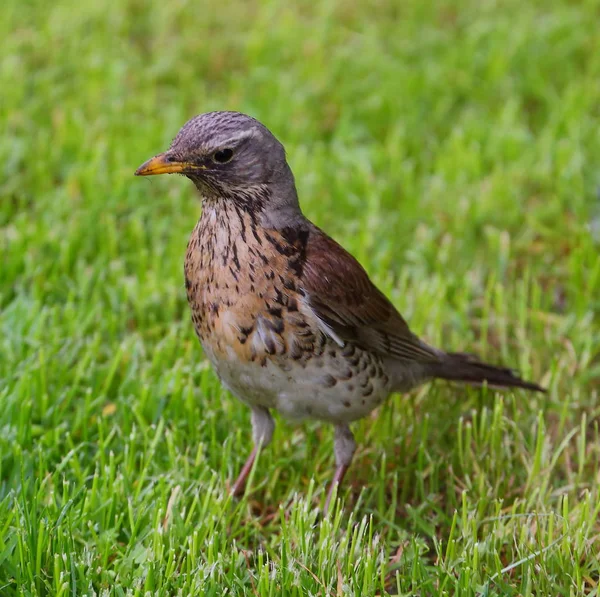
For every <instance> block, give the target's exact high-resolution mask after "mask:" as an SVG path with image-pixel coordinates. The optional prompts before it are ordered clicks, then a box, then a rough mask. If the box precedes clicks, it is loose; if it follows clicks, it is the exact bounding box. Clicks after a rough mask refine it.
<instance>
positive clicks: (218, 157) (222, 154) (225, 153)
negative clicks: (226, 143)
mask: <svg viewBox="0 0 600 597" xmlns="http://www.w3.org/2000/svg"><path fill="white" fill-rule="evenodd" d="M232 157H233V149H229V148H226V149H220V150H219V151H215V153H214V154H213V161H215V162H217V164H226V163H227V162H229V161H230V160H231V158H232Z"/></svg>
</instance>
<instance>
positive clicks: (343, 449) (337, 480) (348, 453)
mask: <svg viewBox="0 0 600 597" xmlns="http://www.w3.org/2000/svg"><path fill="white" fill-rule="evenodd" d="M334 449H335V464H336V466H337V468H336V469H335V474H334V475H333V480H332V481H331V485H330V486H329V491H328V493H327V499H326V500H325V510H324V514H325V515H326V514H327V511H328V510H329V504H330V502H331V498H332V497H333V493H334V491H335V488H336V486H339V485H340V484H341V483H342V480H343V479H344V475H345V474H346V471H347V470H348V468H349V467H350V463H351V462H352V457H353V456H354V452H355V451H356V442H355V441H354V436H353V435H352V431H350V427H349V426H348V425H347V424H342V425H336V426H335V439H334Z"/></svg>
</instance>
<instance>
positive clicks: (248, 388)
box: [205, 343, 390, 423]
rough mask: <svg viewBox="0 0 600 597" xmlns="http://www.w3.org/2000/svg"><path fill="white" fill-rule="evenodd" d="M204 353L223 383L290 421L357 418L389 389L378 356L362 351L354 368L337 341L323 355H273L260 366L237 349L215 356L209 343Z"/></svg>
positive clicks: (231, 389)
mask: <svg viewBox="0 0 600 597" xmlns="http://www.w3.org/2000/svg"><path fill="white" fill-rule="evenodd" d="M205 353H206V355H207V357H208V358H209V360H210V361H211V363H212V364H213V366H214V368H215V370H216V372H217V374H218V376H219V378H220V379H221V381H222V382H223V385H224V386H225V387H226V388H227V389H228V390H230V391H231V392H232V393H233V394H234V395H235V396H237V397H238V398H239V399H240V400H242V401H243V402H246V403H247V404H249V405H259V406H264V407H265V408H273V409H276V410H277V411H279V412H280V413H281V414H282V415H283V416H284V417H286V418H289V419H296V420H297V419H304V418H312V419H319V420H324V421H330V422H333V423H336V422H350V421H354V420H356V419H360V418H362V417H364V416H366V415H367V414H368V413H369V412H371V411H372V410H373V409H374V408H376V407H377V406H379V405H380V404H381V403H382V402H383V401H384V400H385V399H386V397H387V396H388V395H389V393H390V381H389V378H388V377H387V376H386V375H385V372H384V371H383V365H382V363H381V360H380V359H379V358H378V357H375V356H373V355H371V354H370V353H366V352H362V351H361V352H360V353H357V355H358V359H355V361H354V362H353V363H352V366H351V365H350V364H349V361H348V360H347V359H346V358H345V357H343V356H342V355H341V354H340V348H339V347H338V346H337V345H335V344H334V343H331V344H330V345H329V346H328V347H327V349H326V350H325V352H324V353H323V354H322V355H321V356H320V357H315V358H312V359H310V360H308V361H307V362H305V363H302V364H300V363H298V362H295V361H292V360H290V359H289V358H287V357H284V356H273V357H271V358H270V359H267V361H266V363H265V365H264V366H261V364H260V363H259V362H256V361H254V362H241V361H240V360H239V358H238V357H237V355H236V354H235V352H234V351H233V350H231V351H230V352H229V354H228V355H227V357H226V358H222V357H221V356H219V358H215V355H214V354H213V353H212V352H211V351H210V349H209V348H208V347H205ZM356 360H358V363H356Z"/></svg>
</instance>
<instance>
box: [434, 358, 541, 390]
mask: <svg viewBox="0 0 600 597" xmlns="http://www.w3.org/2000/svg"><path fill="white" fill-rule="evenodd" d="M431 373H432V376H433V377H437V378H439V379H448V380H451V381H461V382H464V383H470V384H474V385H481V384H483V383H487V385H488V386H490V387H494V388H524V389H526V390H533V391H534V392H546V390H545V389H544V388H542V387H541V386H539V385H538V384H536V383H533V382H530V381H525V380H524V379H521V378H520V377H519V376H518V375H517V373H515V372H514V371H513V370H512V369H507V368H506V367H496V365H488V364H487V363H483V362H482V361H480V360H479V359H477V357H474V356H473V355H470V354H464V353H461V352H450V353H446V354H445V355H444V356H443V357H442V358H441V359H440V361H439V362H438V363H436V364H435V365H434V366H433V369H432V372H431Z"/></svg>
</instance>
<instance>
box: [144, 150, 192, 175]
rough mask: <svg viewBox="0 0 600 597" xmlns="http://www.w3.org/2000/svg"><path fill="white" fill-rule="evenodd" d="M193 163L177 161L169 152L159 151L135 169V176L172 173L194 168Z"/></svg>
mask: <svg viewBox="0 0 600 597" xmlns="http://www.w3.org/2000/svg"><path fill="white" fill-rule="evenodd" d="M195 167H196V166H195V165H194V164H190V163H188V162H178V161H177V160H175V159H174V158H172V157H171V156H170V155H169V152H168V151H166V152H165V153H159V154H158V155H157V156H154V157H153V158H150V159H149V160H148V161H147V162H144V163H143V164H142V165H141V166H140V167H139V168H138V169H137V170H136V171H135V175H136V176H154V175H155V174H173V173H176V172H183V171H185V170H190V169H193V168H195Z"/></svg>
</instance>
